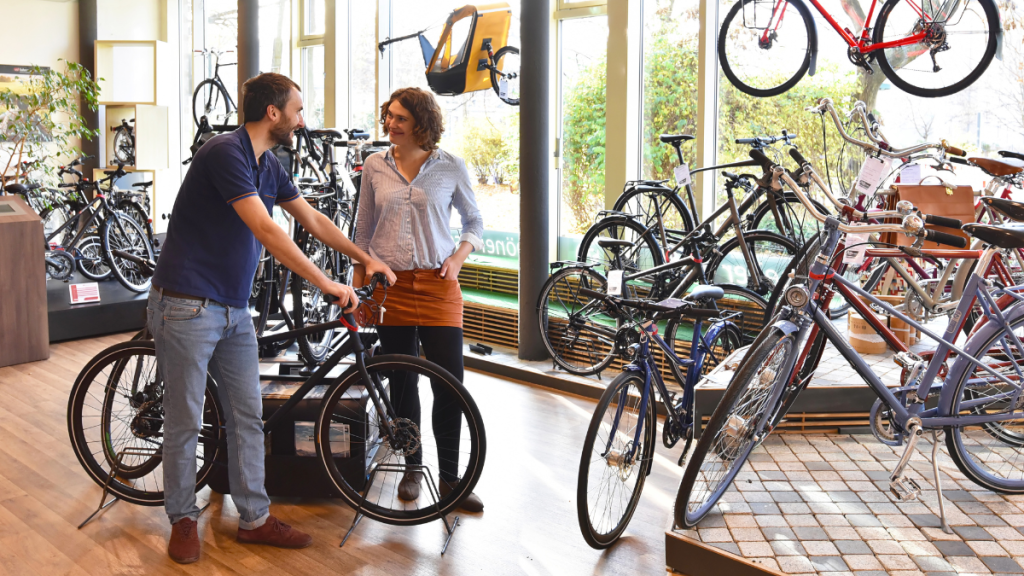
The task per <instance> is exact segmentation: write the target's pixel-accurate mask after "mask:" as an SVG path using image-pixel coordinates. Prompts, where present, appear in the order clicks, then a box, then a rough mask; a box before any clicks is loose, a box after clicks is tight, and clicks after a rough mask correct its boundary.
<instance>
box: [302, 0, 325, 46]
mask: <svg viewBox="0 0 1024 576" xmlns="http://www.w3.org/2000/svg"><path fill="white" fill-rule="evenodd" d="M299 1H300V2H302V6H303V22H302V26H303V28H302V36H303V37H307V36H323V35H324V30H325V23H326V20H327V18H326V15H327V8H326V4H325V0H299Z"/></svg>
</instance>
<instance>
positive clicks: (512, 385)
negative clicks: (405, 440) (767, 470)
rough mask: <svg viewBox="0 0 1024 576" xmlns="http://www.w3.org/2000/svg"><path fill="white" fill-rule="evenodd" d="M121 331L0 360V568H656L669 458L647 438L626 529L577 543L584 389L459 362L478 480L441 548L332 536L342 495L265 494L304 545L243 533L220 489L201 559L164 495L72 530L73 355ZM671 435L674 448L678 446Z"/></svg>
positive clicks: (392, 534)
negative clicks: (475, 417) (546, 385)
mask: <svg viewBox="0 0 1024 576" xmlns="http://www.w3.org/2000/svg"><path fill="white" fill-rule="evenodd" d="M129 336H130V335H119V336H108V337H102V338H95V339H90V340H81V341H77V342H68V343H62V344H54V345H51V347H50V350H51V356H50V359H49V360H47V361H44V362H36V363H31V364H23V365H20V366H13V367H7V368H0V574H14V575H19V576H20V575H27V574H33V575H35V574H46V575H48V574H95V575H109V574H119V575H122V574H172V573H173V574H178V573H187V574H203V575H204V576H205V575H211V574H275V575H277V574H338V573H342V574H352V575H378V574H379V575H385V574H387V575H398V574H430V575H433V574H441V575H461V574H486V575H488V576H491V575H505V574H525V575H529V576H533V575H542V574H543V575H546V574H552V575H555V574H557V575H559V576H563V575H575V574H628V575H631V576H632V575H636V574H663V573H665V536H664V531H665V529H666V528H667V527H668V526H669V525H670V516H671V510H672V503H673V500H674V498H675V490H676V486H677V484H678V482H679V478H680V477H681V469H680V468H678V467H676V466H675V457H674V456H672V455H671V454H670V453H669V451H667V450H665V449H664V447H662V446H659V454H658V455H657V457H656V459H655V466H654V470H653V473H652V474H651V476H650V478H649V479H648V481H647V485H646V487H645V490H644V495H643V499H642V502H641V505H640V508H639V510H638V511H637V513H636V515H635V516H634V518H633V521H632V523H631V525H630V528H629V530H628V531H627V534H626V536H625V537H624V538H623V539H622V540H621V541H620V542H619V543H618V545H617V546H616V547H614V548H613V549H612V550H610V551H605V552H603V553H602V552H599V551H596V550H592V549H591V548H589V547H588V546H587V545H586V543H585V542H584V541H583V538H582V537H581V536H580V533H579V527H578V525H577V521H576V475H577V469H578V465H579V458H580V447H581V444H582V442H583V436H584V433H585V431H586V427H587V424H588V423H589V420H590V416H591V411H592V410H593V408H594V403H593V402H592V401H590V400H585V399H581V398H576V397H571V396H565V395H560V394H556V393H552V392H550V391H548V390H546V389H543V388H537V387H533V386H530V385H527V384H522V383H518V382H510V381H506V380H500V379H497V378H493V377H491V376H488V375H485V374H481V373H475V372H467V376H466V380H467V382H466V384H467V386H468V387H469V390H470V391H471V392H472V393H473V395H474V397H475V398H476V401H477V403H478V404H479V406H480V409H481V412H482V413H483V416H484V421H485V423H486V426H487V440H488V452H487V463H486V467H485V469H484V474H483V477H482V479H481V481H480V484H479V485H478V487H477V490H476V491H477V494H479V495H480V497H481V498H482V499H483V501H484V503H485V504H486V510H485V511H484V512H483V513H482V514H478V515H467V514H462V523H461V526H460V527H459V529H458V530H457V532H456V533H455V537H454V539H453V540H452V543H451V546H450V547H449V548H448V552H447V554H445V555H444V556H443V557H442V556H440V555H439V551H440V549H441V545H442V543H443V536H444V534H443V530H442V528H441V525H440V524H439V523H432V524H428V525H423V526H417V527H413V528H400V527H393V526H387V525H384V524H379V523H375V522H373V521H372V520H364V521H363V522H361V523H360V525H359V527H358V528H357V529H356V533H355V535H354V536H353V537H352V539H351V540H349V542H348V543H347V544H346V545H345V547H344V548H339V547H338V543H339V542H340V541H341V537H342V535H343V534H344V532H345V530H347V529H348V526H349V525H350V524H351V522H352V518H353V512H352V510H351V509H349V508H348V507H347V506H346V505H345V504H343V503H342V502H340V501H332V500H291V499H274V503H273V506H272V507H271V512H272V513H274V514H275V515H277V516H278V517H279V518H282V519H283V520H284V521H285V522H288V523H290V524H293V525H295V526H297V527H300V528H301V529H303V530H305V531H308V532H310V533H312V534H313V536H314V538H315V543H314V545H313V546H312V547H310V548H307V549H305V550H299V551H292V550H278V549H274V548H269V547H264V546H243V545H241V544H238V543H237V542H236V541H235V530H236V529H237V525H238V514H237V512H236V510H235V508H234V506H233V504H232V503H231V499H230V498H229V497H222V496H221V495H219V494H216V493H212V494H211V492H210V490H209V488H206V489H204V490H203V491H202V492H200V497H201V499H204V500H205V499H209V500H211V502H212V505H211V506H210V508H209V509H208V510H207V511H206V512H205V513H204V514H203V515H202V516H201V517H200V522H199V527H200V534H201V537H202V540H203V555H202V559H201V560H200V561H199V562H198V563H196V564H192V565H189V566H179V565H177V564H175V563H174V562H172V561H171V560H170V559H169V558H168V557H167V554H166V546H167V538H168V536H169V534H170V525H169V524H168V523H167V517H166V516H165V515H164V512H163V508H145V507H140V506H133V505H130V504H126V503H123V502H120V503H118V504H116V505H114V506H113V507H111V508H110V509H108V510H107V511H106V512H105V513H104V514H103V515H101V516H100V517H99V518H98V519H96V520H94V521H93V522H92V523H91V524H89V525H88V526H86V527H85V528H83V529H82V530H77V529H76V526H77V525H78V524H79V523H80V522H81V521H82V520H83V519H85V518H86V517H87V516H88V515H89V514H90V513H91V511H92V510H93V509H95V508H96V505H97V504H98V503H99V497H100V488H99V487H98V486H97V485H96V484H94V483H93V482H92V481H91V480H90V479H89V478H88V477H87V476H86V474H85V472H84V471H83V470H82V469H81V467H80V466H79V464H78V461H77V460H76V459H75V456H74V453H73V452H72V449H71V446H70V442H69V440H68V435H67V424H66V410H67V400H68V393H69V391H70V389H71V385H72V383H73V382H74V379H75V376H76V375H77V374H78V372H79V370H80V369H81V367H82V366H83V365H84V364H85V363H86V362H87V361H88V360H89V359H90V358H91V357H92V356H93V355H94V354H96V353H97V352H99V351H100V350H102V349H103V348H105V347H107V346H109V345H111V344H114V343H117V342H120V341H123V340H127V339H128V338H129ZM678 450H679V447H677V448H676V449H675V450H673V451H672V452H673V453H675V454H677V455H678Z"/></svg>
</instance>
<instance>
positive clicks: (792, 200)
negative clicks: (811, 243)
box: [748, 192, 831, 246]
mask: <svg viewBox="0 0 1024 576" xmlns="http://www.w3.org/2000/svg"><path fill="white" fill-rule="evenodd" d="M775 203H776V206H777V207H778V209H779V210H780V211H783V210H785V211H786V214H785V215H786V216H787V217H788V218H789V221H790V222H789V224H790V227H792V229H790V230H784V228H786V225H785V223H782V222H778V221H777V219H776V218H775V214H774V213H773V212H772V207H771V205H770V204H768V202H767V201H764V202H761V203H760V204H758V205H757V207H755V208H754V212H753V213H752V214H751V216H750V220H749V221H750V226H749V227H748V228H749V229H750V230H767V231H769V232H774V233H776V234H781V235H782V236H785V237H786V238H789V239H790V240H792V241H793V242H796V244H797V245H798V246H803V245H804V244H806V243H807V240H809V239H811V238H813V237H814V236H816V235H817V234H818V233H819V232H821V226H820V224H819V223H818V221H817V220H815V219H814V218H813V217H812V216H811V215H810V213H809V212H808V211H807V208H805V207H804V205H803V204H802V203H801V202H800V199H799V198H797V196H796V194H794V193H792V192H786V193H785V195H784V196H783V197H782V198H776V200H775ZM811 204H813V205H814V207H815V208H816V209H817V210H818V212H821V213H822V214H831V212H829V211H828V209H827V208H825V206H824V205H823V204H822V203H821V202H818V201H817V200H814V199H811ZM780 224H781V225H780ZM794 224H796V225H797V226H796V227H794ZM797 227H798V228H799V230H797V229H796V228H797Z"/></svg>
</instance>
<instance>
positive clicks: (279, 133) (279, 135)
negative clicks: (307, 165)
mask: <svg viewBox="0 0 1024 576" xmlns="http://www.w3.org/2000/svg"><path fill="white" fill-rule="evenodd" d="M294 131H295V127H294V126H291V127H289V126H287V125H286V124H285V122H284V120H282V121H280V122H278V123H277V124H275V125H274V126H273V127H272V128H271V129H270V137H271V138H272V139H273V141H274V144H280V145H281V146H289V147H290V146H291V145H292V132H294Z"/></svg>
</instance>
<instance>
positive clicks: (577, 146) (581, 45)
mask: <svg viewBox="0 0 1024 576" xmlns="http://www.w3.org/2000/svg"><path fill="white" fill-rule="evenodd" d="M559 27H560V33H559V45H560V51H559V71H560V86H559V93H560V110H561V118H562V121H561V129H560V131H559V132H560V134H561V136H560V142H561V151H560V156H561V170H560V176H561V177H560V180H561V183H560V184H561V185H560V189H559V192H560V198H559V231H558V235H559V236H560V237H567V238H570V239H573V240H568V241H566V240H559V257H560V258H575V255H576V248H575V245H578V243H579V238H582V236H583V233H584V232H586V231H587V228H589V227H590V225H591V224H592V223H593V222H594V217H595V216H596V215H597V212H598V211H600V210H601V209H603V208H604V144H605V85H606V79H607V72H606V71H607V58H606V57H607V51H608V17H607V16H595V17H588V18H576V19H572V20H563V21H561V22H560V23H559Z"/></svg>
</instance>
